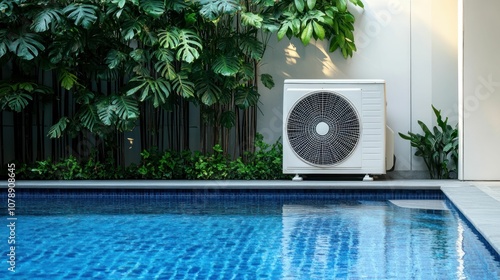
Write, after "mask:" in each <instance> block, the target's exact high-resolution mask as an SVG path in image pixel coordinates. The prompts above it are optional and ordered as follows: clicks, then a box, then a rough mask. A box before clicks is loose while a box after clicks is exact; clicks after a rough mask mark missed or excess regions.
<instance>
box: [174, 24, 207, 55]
mask: <svg viewBox="0 0 500 280" xmlns="http://www.w3.org/2000/svg"><path fill="white" fill-rule="evenodd" d="M202 48H203V46H202V45H201V38H200V37H199V36H198V34H196V33H195V32H194V31H192V30H188V29H181V30H179V50H178V51H177V59H179V60H183V61H185V62H187V63H191V62H193V61H194V60H195V59H197V58H198V57H199V56H200V53H199V52H198V49H200V50H201V49H202Z"/></svg>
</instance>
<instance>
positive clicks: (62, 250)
mask: <svg viewBox="0 0 500 280" xmlns="http://www.w3.org/2000/svg"><path fill="white" fill-rule="evenodd" d="M437 196H438V197H439V195H437ZM373 198H374V197H373V196H371V195H370V196H368V197H367V196H366V195H364V194H358V195H354V196H352V195H346V194H345V193H340V194H338V193H337V194H334V193H328V192H325V193H321V194H313V195H311V194H308V193H279V194H276V193H266V194H264V195H263V194H262V193H260V194H259V195H253V194H251V193H245V194H244V195H242V194H241V193H231V194H227V193H225V194H220V193H209V194H207V193H206V192H205V193H204V192H199V193H189V192H186V193H180V194H179V193H173V194H170V193H162V194H152V193H150V194H149V195H140V196H137V195H136V194H133V195H132V196H131V195H126V194H125V195H110V194H109V193H107V194H104V195H102V194H99V192H96V193H94V194H93V195H82V194H81V193H80V194H72V195H69V196H67V195H60V194H57V193H55V194H54V193H53V194H51V195H48V196H39V195H26V196H24V197H23V196H20V197H19V198H18V199H17V209H16V211H17V221H16V222H17V224H16V225H17V227H16V257H17V258H16V272H15V273H14V274H12V273H11V272H9V271H7V265H6V264H5V263H6V262H2V263H4V265H2V266H3V267H4V269H3V271H0V275H1V276H2V279H189V280H191V279H500V263H499V260H498V258H497V256H496V255H495V254H493V253H491V250H489V249H488V247H487V246H485V244H484V243H483V242H482V241H481V238H479V237H478V236H477V235H476V234H475V232H474V230H472V229H471V228H470V227H469V225H468V223H467V222H465V221H464V220H462V218H461V216H460V215H459V214H458V213H457V212H456V211H455V210H454V209H453V207H452V206H451V205H449V206H450V210H449V211H448V210H446V211H441V210H439V211H437V210H418V209H407V208H400V207H397V206H394V205H393V204H391V203H389V202H388V201H387V200H386V198H394V197H391V194H389V195H387V194H386V195H382V196H380V195H379V196H377V197H376V199H375V200H374V199H373ZM406 198H411V195H410V196H406ZM441 198H442V197H441ZM2 210H4V209H2ZM0 233H1V234H2V236H7V235H8V232H6V231H5V229H2V231H1V232H0ZM3 244H4V247H5V250H3V251H4V252H5V251H6V250H7V248H8V247H7V245H6V242H4V243H3ZM2 255H3V256H6V254H2ZM5 258H6V257H5ZM13 276H14V277H13Z"/></svg>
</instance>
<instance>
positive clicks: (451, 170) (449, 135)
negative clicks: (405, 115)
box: [399, 106, 458, 179]
mask: <svg viewBox="0 0 500 280" xmlns="http://www.w3.org/2000/svg"><path fill="white" fill-rule="evenodd" d="M432 110H433V111H434V114H435V115H436V119H437V124H438V126H434V127H433V129H432V130H430V129H429V128H428V127H427V125H425V124H424V123H423V122H421V121H418V124H419V125H420V127H421V128H422V130H423V132H424V135H421V134H419V133H412V132H408V134H407V135H406V134H402V133H399V136H401V138H403V139H405V140H408V141H410V143H411V146H412V147H415V148H416V151H415V155H416V156H419V157H422V158H423V160H424V162H425V165H426V166H427V169H428V170H429V175H430V177H431V178H432V179H448V178H451V177H452V176H453V174H456V172H457V164H458V129H457V127H452V126H451V125H449V124H448V118H446V119H445V120H444V121H443V119H442V117H441V111H439V110H437V109H436V108H435V107H434V106H432Z"/></svg>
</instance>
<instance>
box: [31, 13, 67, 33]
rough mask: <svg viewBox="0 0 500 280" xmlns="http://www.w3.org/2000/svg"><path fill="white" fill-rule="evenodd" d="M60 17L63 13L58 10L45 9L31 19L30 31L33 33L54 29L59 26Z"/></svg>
mask: <svg viewBox="0 0 500 280" xmlns="http://www.w3.org/2000/svg"><path fill="white" fill-rule="evenodd" d="M62 15H63V13H62V11H61V10H60V9H56V8H45V9H43V10H41V11H40V12H39V13H38V14H36V15H35V17H34V18H33V23H31V30H33V31H35V32H44V31H47V30H49V29H50V28H51V27H55V26H57V25H58V24H59V22H60V21H61V16H62Z"/></svg>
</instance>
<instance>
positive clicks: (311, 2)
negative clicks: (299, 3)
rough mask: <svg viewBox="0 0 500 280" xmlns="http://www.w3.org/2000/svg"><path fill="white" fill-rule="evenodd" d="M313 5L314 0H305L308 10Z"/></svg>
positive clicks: (314, 4)
mask: <svg viewBox="0 0 500 280" xmlns="http://www.w3.org/2000/svg"><path fill="white" fill-rule="evenodd" d="M314 6H316V0H307V7H308V8H309V10H312V9H314Z"/></svg>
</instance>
